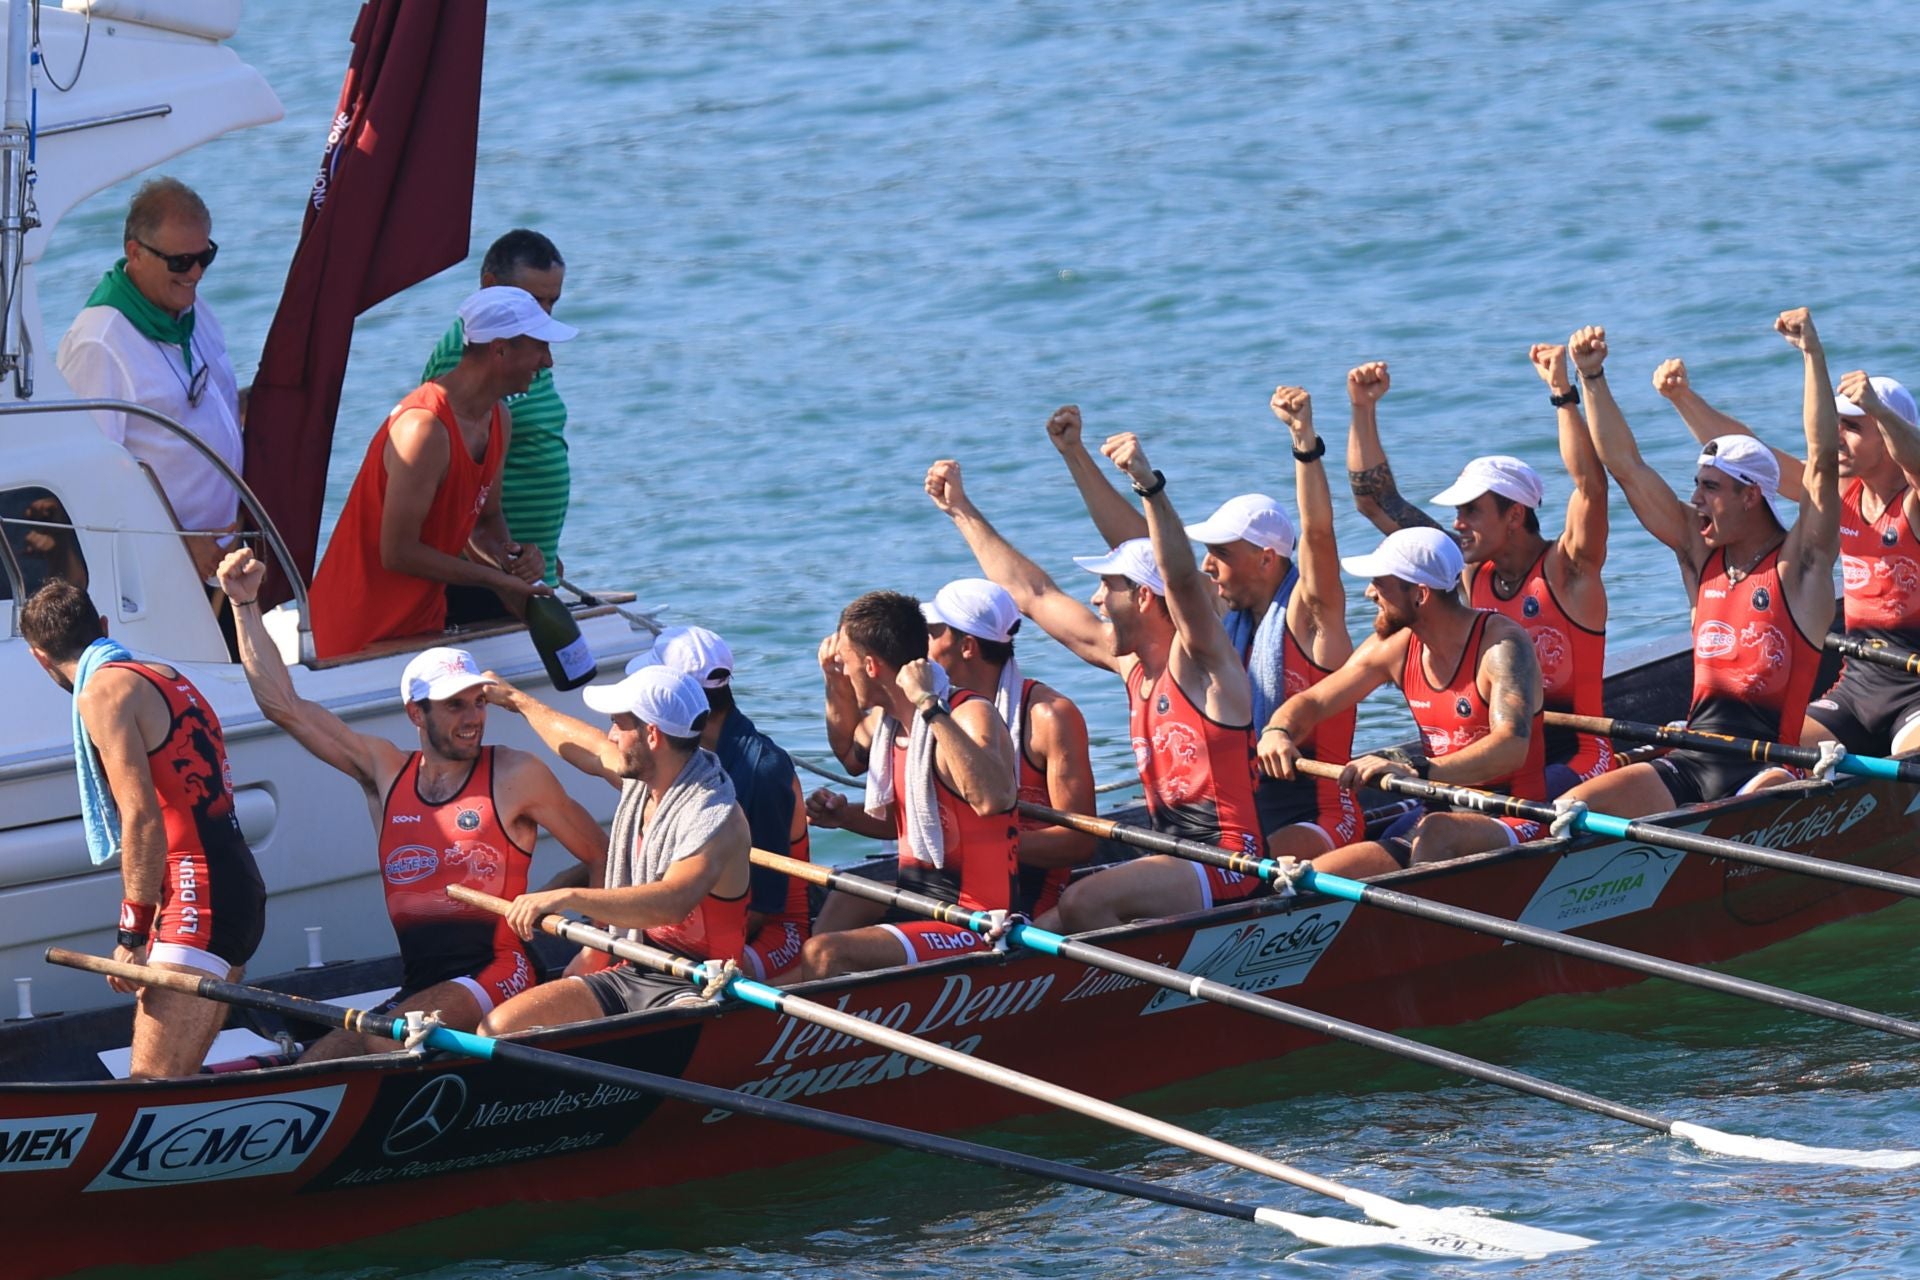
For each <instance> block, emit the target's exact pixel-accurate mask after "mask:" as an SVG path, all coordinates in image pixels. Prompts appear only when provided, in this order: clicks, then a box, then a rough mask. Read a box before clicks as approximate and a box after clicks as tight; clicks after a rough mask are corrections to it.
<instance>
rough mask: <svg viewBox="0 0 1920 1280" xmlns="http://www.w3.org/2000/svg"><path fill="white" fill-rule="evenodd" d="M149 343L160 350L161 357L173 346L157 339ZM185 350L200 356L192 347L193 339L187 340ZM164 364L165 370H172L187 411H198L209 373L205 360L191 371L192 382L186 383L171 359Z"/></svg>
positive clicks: (195, 347) (204, 395) (204, 396)
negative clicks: (185, 401)
mask: <svg viewBox="0 0 1920 1280" xmlns="http://www.w3.org/2000/svg"><path fill="white" fill-rule="evenodd" d="M150 341H151V342H152V343H153V345H154V346H156V347H159V348H160V351H161V354H162V355H165V353H166V350H167V348H168V347H170V346H172V345H173V344H172V343H170V342H162V341H160V340H159V339H158V338H153V339H150ZM187 350H188V351H189V352H190V353H192V354H193V355H196V356H197V355H199V354H200V349H199V348H198V347H197V346H195V345H194V343H193V339H191V338H189V339H187ZM165 363H166V366H167V368H169V369H171V370H173V380H174V381H175V382H177V383H179V384H180V390H181V391H182V392H183V393H184V394H185V395H186V397H187V407H188V408H189V409H198V408H199V407H200V401H201V400H203V399H205V398H206V394H207V377H208V374H209V373H210V371H211V370H210V368H209V366H208V364H207V362H206V359H205V358H204V357H203V358H202V359H201V361H200V367H199V368H198V369H195V370H194V371H193V379H192V381H188V379H186V378H185V377H183V376H182V375H181V373H180V370H179V369H178V368H177V367H176V366H175V365H174V363H173V361H172V359H170V358H169V359H168V360H167V361H166V362H165Z"/></svg>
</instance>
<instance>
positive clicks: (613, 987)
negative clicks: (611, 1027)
mask: <svg viewBox="0 0 1920 1280" xmlns="http://www.w3.org/2000/svg"><path fill="white" fill-rule="evenodd" d="M580 981H582V982H584V983H586V984H587V990H589V991H591V992H593V996H594V999H596V1000H598V1001H599V1002H600V1010H601V1012H602V1013H604V1014H606V1015H607V1016H608V1017H609V1018H611V1017H612V1016H613V1015H614V1014H616V1013H638V1012H639V1011H640V1010H642V1009H664V1008H666V1007H667V1006H668V1005H675V1004H700V1003H702V1002H703V997H702V996H701V994H700V992H699V990H698V989H697V988H696V987H695V986H694V985H693V984H692V983H691V982H689V981H687V980H686V979H685V978H670V977H668V976H667V975H666V974H664V973H655V972H653V971H652V970H651V969H641V968H637V967H635V966H634V965H630V964H628V963H627V962H626V961H624V960H623V961H621V962H620V963H619V964H616V965H614V966H613V967H612V968H610V969H601V970H598V971H597V972H594V973H589V974H585V975H584V976H582V977H581V979H580Z"/></svg>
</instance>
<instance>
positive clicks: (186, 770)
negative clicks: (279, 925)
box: [102, 662, 253, 866]
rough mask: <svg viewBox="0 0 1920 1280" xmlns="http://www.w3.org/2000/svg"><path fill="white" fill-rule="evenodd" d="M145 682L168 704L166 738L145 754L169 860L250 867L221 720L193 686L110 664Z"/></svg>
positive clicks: (134, 665)
mask: <svg viewBox="0 0 1920 1280" xmlns="http://www.w3.org/2000/svg"><path fill="white" fill-rule="evenodd" d="M102 666H103V667H121V668H124V669H126V670H128V671H131V672H133V673H135V674H136V675H140V676H144V677H145V678H146V679H147V681H148V682H149V683H150V684H152V685H153V687H154V688H155V689H157V690H158V691H159V693H160V696H161V697H162V698H163V699H165V701H166V704H167V736H166V738H165V739H164V740H162V742H161V743H160V745H159V746H157V747H155V748H154V749H153V750H152V751H149V752H148V753H147V772H148V774H149V776H151V777H152V779H153V790H154V793H155V794H156V795H157V796H158V797H159V799H160V816H161V821H162V822H163V823H164V824H165V826H166V831H167V855H168V856H169V857H180V856H183V855H190V854H196V853H197V854H201V855H204V856H206V857H208V858H210V859H217V858H222V857H231V858H236V859H243V860H244V861H245V863H246V865H247V866H252V865H253V851H252V850H250V849H249V848H247V842H246V840H245V839H243V838H242V837H241V835H240V821H239V819H238V818H237V817H236V816H235V815H234V812H233V771H232V769H231V768H230V767H229V765H228V764H227V742H226V737H225V735H224V734H223V733H222V732H221V729H220V717H219V716H217V715H215V714H214V711H213V707H212V705H211V704H210V703H208V702H207V700H206V699H205V698H204V697H202V696H201V694H200V690H198V689H197V688H195V687H194V684H193V682H192V681H191V680H189V679H187V678H186V677H185V676H184V675H179V674H176V675H175V676H174V677H173V678H172V679H168V678H167V677H165V676H163V675H161V674H160V673H159V672H158V671H155V670H153V669H152V668H150V667H148V666H146V665H145V664H143V663H139V662H108V663H103V664H102Z"/></svg>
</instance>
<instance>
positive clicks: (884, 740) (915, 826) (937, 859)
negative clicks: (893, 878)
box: [863, 662, 953, 867]
mask: <svg viewBox="0 0 1920 1280" xmlns="http://www.w3.org/2000/svg"><path fill="white" fill-rule="evenodd" d="M927 666H928V667H929V668H930V669H931V671H932V673H933V691H934V692H935V693H937V694H939V695H940V696H941V697H942V698H944V697H946V696H947V691H948V690H949V689H951V688H952V687H953V682H952V681H951V680H949V679H947V673H946V670H945V669H944V668H942V667H941V665H940V664H939V663H937V662H930V663H928V664H927ZM899 732H900V722H899V721H898V720H895V719H894V718H893V717H892V716H891V715H884V716H881V717H880V727H879V728H878V729H876V730H874V734H873V750H872V751H871V752H870V753H869V757H868V760H867V795H866V801H865V804H864V806H863V807H864V808H865V809H866V811H867V812H868V813H869V814H870V815H872V816H873V817H876V818H884V817H886V816H887V809H888V807H889V806H890V805H892V804H893V802H894V800H895V798H896V796H897V797H898V799H899V801H900V803H901V804H902V805H904V806H905V811H906V829H907V843H908V845H909V846H910V847H911V848H912V850H913V852H914V854H915V855H916V856H917V857H919V858H920V859H921V861H923V862H931V863H932V864H933V865H934V866H936V867H944V866H946V865H947V842H946V838H945V837H944V836H942V835H941V833H940V799H939V797H938V795H936V794H935V792H934V787H935V786H937V785H938V780H937V779H936V778H935V777H934V773H933V726H932V725H930V724H928V723H927V719H926V717H925V716H915V717H914V718H913V727H912V728H911V729H909V730H908V731H907V776H906V777H905V778H903V779H895V778H894V776H893V739H894V736H895V735H896V734H898V733H899Z"/></svg>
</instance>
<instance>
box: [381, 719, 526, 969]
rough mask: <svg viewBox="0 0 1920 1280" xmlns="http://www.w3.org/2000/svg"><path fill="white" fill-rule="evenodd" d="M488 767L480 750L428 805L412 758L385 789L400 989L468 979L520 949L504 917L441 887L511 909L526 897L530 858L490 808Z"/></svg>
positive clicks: (489, 756) (384, 838)
mask: <svg viewBox="0 0 1920 1280" xmlns="http://www.w3.org/2000/svg"><path fill="white" fill-rule="evenodd" d="M493 769H494V748H492V747H482V748H481V749H480V756H479V758H478V759H477V760H475V761H474V762H473V766H472V768H470V769H469V770H468V771H467V778H466V781H465V782H464V783H462V784H461V787H460V790H459V791H458V792H456V793H455V794H454V795H453V797H452V798H451V799H449V800H446V801H444V802H442V803H440V804H430V803H428V802H427V801H426V800H424V799H422V798H421V795H420V753H419V752H418V751H416V752H414V753H413V754H411V755H409V756H408V757H407V763H406V765H405V766H404V767H402V769H401V770H400V773H399V776H398V777H396V778H394V780H393V785H392V787H390V788H388V790H387V801H386V805H385V807H384V808H383V809H382V811H381V815H380V879H381V882H382V884H383V885H384V887H385V888H386V892H387V914H388V915H389V916H391V917H392V918H393V931H394V933H395V934H396V935H397V936H398V938H399V940H400V959H401V963H402V965H403V966H404V968H405V970H406V976H405V979H404V987H405V989H406V990H409V991H418V990H421V989H423V988H425V987H430V986H432V985H434V984H435V983H438V982H445V981H448V980H449V979H452V978H458V977H464V976H470V975H471V974H473V973H475V972H478V971H479V970H481V969H483V968H485V967H486V966H487V965H488V964H489V963H490V962H491V961H492V960H493V958H494V956H496V955H497V954H500V953H503V952H513V951H522V952H524V950H525V948H524V947H523V946H522V944H521V942H520V939H519V938H518V937H516V936H515V935H514V932H513V930H512V929H510V928H508V927H507V922H506V919H505V918H504V917H502V916H497V915H495V914H494V913H493V912H491V911H487V910H485V909H484V908H481V907H472V906H468V905H467V904H466V903H464V902H455V901H454V900H453V899H452V898H449V897H448V896H447V886H449V885H456V884H462V885H466V886H468V887H469V888H472V889H477V890H479V891H480V892H482V893H489V894H492V895H493V896H495V897H497V898H506V899H507V900H509V901H511V900H512V899H514V898H517V897H519V896H520V895H521V894H523V893H525V892H526V891H527V868H528V866H529V865H530V864H531V863H532V861H533V857H532V854H531V852H530V851H528V850H526V849H522V848H521V847H520V846H519V845H517V844H515V843H514V841H513V837H512V836H510V835H509V834H508V833H507V830H506V827H505V825H504V824H503V823H502V822H501V821H500V816H499V814H498V813H497V812H496V811H495V809H494V803H493Z"/></svg>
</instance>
